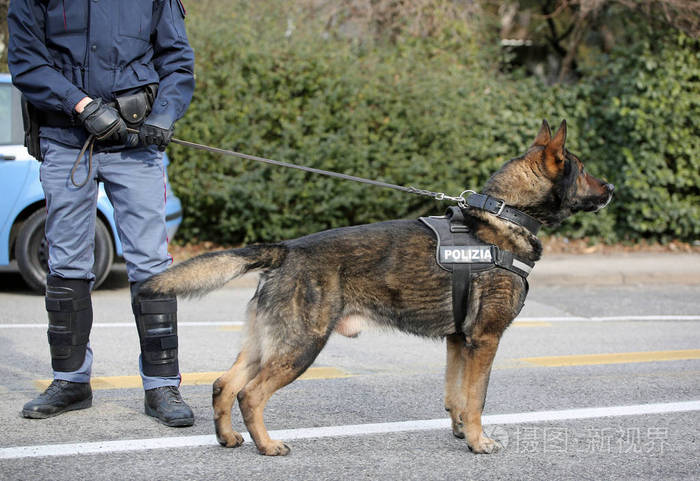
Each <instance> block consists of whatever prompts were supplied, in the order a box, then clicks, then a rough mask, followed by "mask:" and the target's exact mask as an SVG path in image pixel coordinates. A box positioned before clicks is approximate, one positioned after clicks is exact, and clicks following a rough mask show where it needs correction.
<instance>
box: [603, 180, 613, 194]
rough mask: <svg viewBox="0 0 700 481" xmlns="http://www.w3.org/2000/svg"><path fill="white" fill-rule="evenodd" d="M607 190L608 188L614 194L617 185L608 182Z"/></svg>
mask: <svg viewBox="0 0 700 481" xmlns="http://www.w3.org/2000/svg"><path fill="white" fill-rule="evenodd" d="M605 190H607V191H608V193H610V194H612V193H613V192H614V191H615V186H614V185H612V184H611V183H609V182H608V183H607V184H605Z"/></svg>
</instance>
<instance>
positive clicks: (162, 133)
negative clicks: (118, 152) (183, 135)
mask: <svg viewBox="0 0 700 481" xmlns="http://www.w3.org/2000/svg"><path fill="white" fill-rule="evenodd" d="M172 138H173V124H172V122H171V121H170V119H169V118H167V117H166V116H165V115H150V116H149V117H148V118H147V119H146V121H145V122H144V123H143V124H142V125H141V128H140V129H139V140H140V141H141V143H142V144H144V145H155V146H157V147H158V150H160V151H161V152H162V151H164V150H165V147H166V146H167V145H168V144H169V143H170V139H172Z"/></svg>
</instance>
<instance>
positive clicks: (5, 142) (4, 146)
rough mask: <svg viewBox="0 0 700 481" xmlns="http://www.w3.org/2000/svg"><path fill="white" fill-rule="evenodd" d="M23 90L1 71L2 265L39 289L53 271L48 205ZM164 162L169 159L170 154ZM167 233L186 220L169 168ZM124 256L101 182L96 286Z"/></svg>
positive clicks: (0, 252) (97, 226)
mask: <svg viewBox="0 0 700 481" xmlns="http://www.w3.org/2000/svg"><path fill="white" fill-rule="evenodd" d="M23 144H24V129H23V125H22V111H21V105H20V92H19V90H17V89H16V88H15V87H14V86H13V85H12V83H11V77H10V75H9V74H0V192H2V197H0V267H2V266H10V268H11V267H13V266H14V263H13V261H16V266H17V268H18V269H19V272H20V274H21V275H22V278H23V279H24V280H25V281H26V282H27V284H28V285H29V286H30V287H31V288H32V289H34V290H36V291H39V292H43V291H44V289H45V287H46V274H47V273H48V247H47V243H46V239H45V237H44V222H45V220H46V209H45V200H44V191H43V190H42V188H41V183H40V182H39V162H37V160H36V159H34V157H31V156H30V155H29V153H27V149H26V148H25V147H24V145H23ZM163 160H164V163H165V165H166V166H167V165H168V158H167V156H165V157H164V159H163ZM166 189H167V190H166V193H167V197H166V199H167V202H166V222H167V225H168V239H169V240H172V239H173V237H174V236H175V232H176V231H177V228H178V226H179V225H180V222H181V221H182V207H181V204H180V199H178V198H177V197H176V196H175V194H174V193H173V192H172V190H171V188H170V182H168V179H167V174H166ZM121 256H122V244H121V241H120V240H119V235H118V234H117V227H116V224H115V222H114V208H113V207H112V204H111V203H110V202H109V199H108V198H107V194H106V193H105V191H104V187H103V186H102V184H100V188H99V194H98V197H97V222H96V225H95V264H94V266H93V272H94V273H95V288H97V287H98V286H99V285H100V284H101V283H102V282H103V281H104V280H105V279H106V278H107V275H109V272H110V269H111V267H112V263H113V262H114V261H115V259H119V258H121Z"/></svg>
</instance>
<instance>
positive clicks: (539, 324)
mask: <svg viewBox="0 0 700 481" xmlns="http://www.w3.org/2000/svg"><path fill="white" fill-rule="evenodd" d="M512 325H513V327H551V326H552V323H551V322H544V321H515V322H514V323H513V324H512Z"/></svg>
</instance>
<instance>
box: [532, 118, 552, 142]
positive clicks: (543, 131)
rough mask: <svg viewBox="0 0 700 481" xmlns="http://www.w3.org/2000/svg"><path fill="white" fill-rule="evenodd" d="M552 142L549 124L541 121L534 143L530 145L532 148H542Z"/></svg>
mask: <svg viewBox="0 0 700 481" xmlns="http://www.w3.org/2000/svg"><path fill="white" fill-rule="evenodd" d="M550 140H552V129H550V128H549V124H548V123H547V121H546V120H542V127H540V131H539V132H538V133H537V137H535V141H534V142H533V143H532V147H535V146H538V145H539V146H541V147H544V146H545V145H547V144H548V143H549V141H550Z"/></svg>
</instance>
